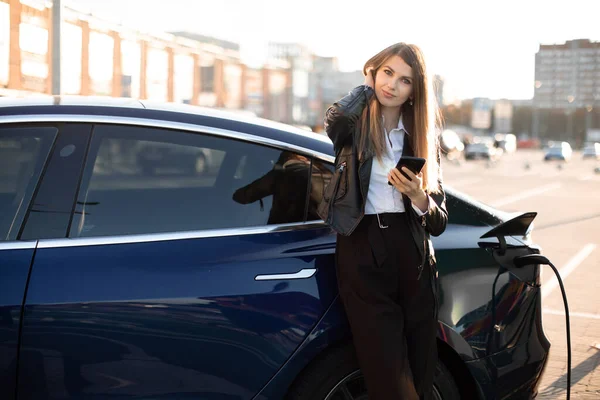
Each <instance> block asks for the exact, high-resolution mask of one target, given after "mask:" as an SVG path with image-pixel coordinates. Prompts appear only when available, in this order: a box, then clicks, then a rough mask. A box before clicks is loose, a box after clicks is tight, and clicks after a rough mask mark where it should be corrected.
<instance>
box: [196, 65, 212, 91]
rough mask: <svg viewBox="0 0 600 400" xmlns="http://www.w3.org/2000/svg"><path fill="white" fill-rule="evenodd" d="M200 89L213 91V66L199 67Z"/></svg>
mask: <svg viewBox="0 0 600 400" xmlns="http://www.w3.org/2000/svg"><path fill="white" fill-rule="evenodd" d="M200 88H201V89H200V91H201V92H214V91H215V66H214V65H209V66H207V67H200Z"/></svg>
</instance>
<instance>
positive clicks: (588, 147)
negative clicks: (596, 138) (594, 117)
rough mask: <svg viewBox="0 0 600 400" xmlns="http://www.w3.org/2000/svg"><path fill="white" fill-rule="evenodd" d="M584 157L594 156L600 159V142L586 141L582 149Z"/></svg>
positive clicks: (595, 158) (593, 157)
mask: <svg viewBox="0 0 600 400" xmlns="http://www.w3.org/2000/svg"><path fill="white" fill-rule="evenodd" d="M581 156H582V157H583V159H586V158H592V159H594V160H600V143H586V144H585V146H583V150H582V151H581Z"/></svg>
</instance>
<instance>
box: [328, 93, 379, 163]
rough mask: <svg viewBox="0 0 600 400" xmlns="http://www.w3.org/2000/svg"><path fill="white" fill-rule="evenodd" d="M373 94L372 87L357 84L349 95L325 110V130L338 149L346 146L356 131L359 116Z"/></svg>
mask: <svg viewBox="0 0 600 400" xmlns="http://www.w3.org/2000/svg"><path fill="white" fill-rule="evenodd" d="M373 94H374V91H373V89H372V88H371V87H369V86H366V85H360V86H357V87H355V88H354V89H352V91H350V93H348V95H346V96H345V97H343V98H342V99H340V100H338V101H336V102H335V103H333V105H332V106H331V107H329V108H328V109H327V111H326V112H325V132H327V136H329V138H330V139H331V141H332V142H333V148H334V149H335V150H336V151H337V150H339V149H341V148H342V147H343V146H344V143H345V142H346V140H348V138H349V137H350V135H351V133H352V132H353V131H354V127H355V126H356V122H357V121H358V118H359V117H360V115H361V113H362V112H363V110H364V108H365V106H366V105H367V102H368V101H369V100H371V97H372V96H373Z"/></svg>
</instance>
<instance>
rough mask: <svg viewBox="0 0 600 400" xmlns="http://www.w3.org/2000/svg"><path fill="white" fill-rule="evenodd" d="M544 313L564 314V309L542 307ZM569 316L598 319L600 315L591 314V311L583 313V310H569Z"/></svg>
mask: <svg viewBox="0 0 600 400" xmlns="http://www.w3.org/2000/svg"><path fill="white" fill-rule="evenodd" d="M543 312H544V314H550V315H562V316H564V315H565V310H554V309H552V308H544V309H543ZM569 317H579V318H587V319H600V315H598V314H592V313H585V312H572V311H571V312H569Z"/></svg>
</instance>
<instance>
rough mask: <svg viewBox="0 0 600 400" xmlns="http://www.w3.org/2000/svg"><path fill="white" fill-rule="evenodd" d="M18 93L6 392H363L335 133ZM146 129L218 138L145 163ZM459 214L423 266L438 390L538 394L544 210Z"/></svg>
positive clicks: (314, 399) (7, 173) (4, 199)
mask: <svg viewBox="0 0 600 400" xmlns="http://www.w3.org/2000/svg"><path fill="white" fill-rule="evenodd" d="M4 104H5V105H7V106H6V107H2V103H1V102H0V143H1V144H6V146H3V148H5V149H9V148H10V149H12V150H9V151H7V153H5V155H6V158H5V160H9V162H10V163H13V165H14V166H15V167H14V168H8V169H4V170H2V171H0V238H1V239H0V324H2V329H1V330H0V381H1V382H3V385H1V386H0V398H2V399H15V398H16V394H17V392H18V398H19V400H29V399H39V398H52V399H56V398H61V399H82V398H146V399H158V398H172V399H175V398H177V399H182V398H186V399H191V398H194V399H205V400H216V399H223V398H232V399H233V398H235V399H247V400H250V399H277V400H279V399H290V400H300V399H307V400H308V399H310V400H322V399H327V400H334V399H339V398H353V399H359V398H362V399H364V398H366V396H367V394H366V389H365V385H364V380H363V378H362V375H361V372H360V369H359V366H358V364H357V361H356V357H355V354H354V349H353V346H352V340H351V339H352V337H351V332H350V329H349V326H348V323H347V319H346V315H345V313H344V309H343V306H342V304H341V302H340V300H339V296H338V290H337V283H336V273H335V241H336V234H335V233H334V232H333V231H332V230H331V228H330V227H329V226H327V225H326V224H325V223H324V222H323V221H322V220H320V219H319V217H318V216H317V214H316V208H317V206H318V204H319V201H320V199H321V198H322V195H323V189H324V188H325V186H326V185H327V184H328V182H329V181H330V180H331V177H332V175H333V173H334V171H335V170H336V169H335V168H334V167H335V157H334V151H333V146H332V144H331V141H330V140H329V139H328V138H327V137H325V136H323V135H320V134H315V133H311V132H307V131H304V130H301V129H295V128H293V127H290V126H287V125H281V124H276V123H273V122H270V121H264V120H259V119H256V118H245V117H243V116H239V115H234V114H226V113H220V112H217V111H214V110H206V109H201V108H196V107H192V106H187V107H186V106H180V107H177V106H173V105H169V106H168V107H167V106H165V107H162V106H160V105H151V104H149V103H145V102H144V103H143V104H142V103H141V102H137V101H129V102H128V103H127V104H123V103H122V102H120V101H117V100H115V102H114V104H113V106H106V105H104V106H102V105H99V104H97V103H95V102H94V100H93V99H86V98H81V99H80V98H68V97H61V98H57V97H49V98H36V99H35V100H34V101H32V100H29V101H27V102H23V103H20V102H19V101H17V100H12V99H11V100H5V103H4ZM92 132H93V134H92ZM140 142H151V143H157V144H158V143H160V144H161V146H163V145H165V146H166V145H168V146H185V147H190V153H196V152H197V150H196V149H203V150H202V151H203V153H204V152H208V153H210V154H211V156H212V159H213V161H214V168H212V169H211V171H210V173H207V174H202V175H194V174H191V175H190V174H162V173H157V174H145V173H144V171H143V170H144V169H143V168H140V167H139V165H138V164H139V162H140V158H139V157H137V156H136V151H135V150H136V149H138V144H139V143H140ZM17 160H20V161H17ZM145 160H146V161H147V162H149V163H150V162H152V161H154V162H155V163H156V164H155V165H154V166H155V167H156V168H157V169H162V168H170V167H169V165H166V166H165V163H166V164H168V162H167V161H165V160H166V159H165V158H160V159H158V158H157V159H156V160H153V159H152V158H151V157H147V158H145ZM169 160H171V161H169V162H171V163H175V164H177V160H176V158H170V159H169ZM291 161H293V164H294V168H286V167H285V166H286V165H289V164H288V163H289V162H291ZM154 166H153V167H154ZM447 208H448V211H449V223H448V227H447V229H446V232H445V233H444V234H443V235H441V236H439V237H436V238H434V247H435V253H432V257H431V258H430V259H429V260H427V261H428V266H429V268H432V269H433V270H434V271H433V272H435V273H434V274H432V279H433V281H432V282H431V283H432V285H436V286H438V287H439V291H438V298H437V300H438V302H439V306H440V307H439V313H438V319H439V323H438V354H439V359H438V363H437V366H436V373H435V382H434V385H435V386H434V387H435V398H436V399H444V400H453V399H478V398H479V399H487V398H508V397H510V398H531V397H533V396H534V395H535V393H536V391H537V389H536V388H537V385H538V382H539V381H540V377H541V375H542V373H543V370H544V367H545V365H546V362H547V358H548V351H549V347H550V343H549V342H548V340H547V339H546V336H545V335H544V331H543V326H542V324H541V307H542V304H541V293H540V290H541V287H540V276H539V268H538V266H536V265H531V266H527V267H525V268H523V269H516V268H515V267H514V263H513V261H512V260H513V259H514V258H515V257H517V256H520V255H525V254H533V253H537V252H538V249H537V246H536V245H535V243H534V242H532V239H531V232H532V228H533V225H532V221H533V219H534V218H535V213H516V214H506V213H503V212H501V211H499V210H496V209H493V208H490V207H488V206H486V205H484V204H481V203H479V202H477V201H476V200H474V199H472V198H469V197H467V196H465V195H463V194H461V193H459V192H457V191H455V190H452V189H451V188H448V189H447ZM275 217H276V218H275ZM438 273H439V276H438ZM17 360H18V361H17Z"/></svg>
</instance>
